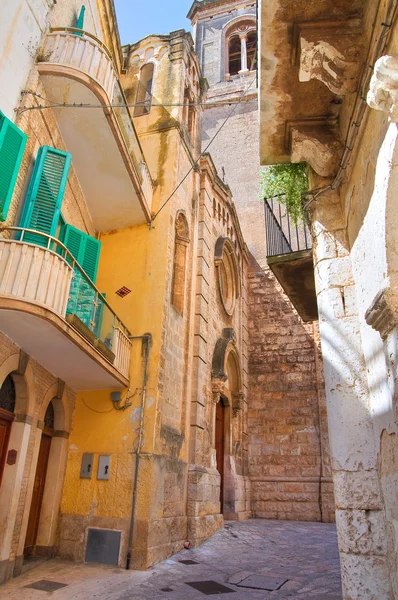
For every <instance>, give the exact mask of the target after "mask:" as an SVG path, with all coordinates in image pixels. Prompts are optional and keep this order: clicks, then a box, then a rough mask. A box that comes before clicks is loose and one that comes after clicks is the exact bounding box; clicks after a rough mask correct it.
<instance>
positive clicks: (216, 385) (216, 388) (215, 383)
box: [211, 379, 226, 404]
mask: <svg viewBox="0 0 398 600" xmlns="http://www.w3.org/2000/svg"><path fill="white" fill-rule="evenodd" d="M225 381H226V380H225V379H213V380H212V382H211V391H212V398H213V402H214V404H217V403H218V402H220V398H221V394H223V393H224V388H225Z"/></svg>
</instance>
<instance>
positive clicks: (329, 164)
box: [290, 122, 343, 177]
mask: <svg viewBox="0 0 398 600" xmlns="http://www.w3.org/2000/svg"><path fill="white" fill-rule="evenodd" d="M290 151H291V160H292V162H307V163H309V164H310V165H311V167H312V168H313V169H314V171H315V172H316V173H318V175H320V176H321V177H333V176H334V175H336V173H337V170H338V166H339V162H340V159H341V155H342V151H343V147H342V144H341V142H340V141H339V139H338V137H337V129H336V127H335V126H333V125H332V124H327V123H317V124H311V123H305V122H303V123H302V124H300V123H299V122H297V124H294V125H292V126H291V148H290Z"/></svg>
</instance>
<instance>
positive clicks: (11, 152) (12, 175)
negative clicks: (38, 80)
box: [0, 111, 28, 221]
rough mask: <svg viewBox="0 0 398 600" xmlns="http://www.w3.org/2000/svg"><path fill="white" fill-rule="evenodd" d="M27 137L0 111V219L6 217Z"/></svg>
mask: <svg viewBox="0 0 398 600" xmlns="http://www.w3.org/2000/svg"><path fill="white" fill-rule="evenodd" d="M27 139H28V137H27V136H26V135H25V134H24V133H23V131H21V130H20V129H18V127H17V126H16V125H14V123H12V122H11V121H10V120H9V119H7V117H5V116H4V115H3V113H2V112H1V111H0V221H5V220H6V218H7V213H8V209H9V206H10V203H11V198H12V193H13V191H14V187H15V183H16V181H17V177H18V171H19V167H20V165H21V161H22V157H23V153H24V150H25V146H26V140H27Z"/></svg>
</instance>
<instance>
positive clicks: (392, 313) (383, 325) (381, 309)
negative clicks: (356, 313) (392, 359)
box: [365, 288, 398, 340]
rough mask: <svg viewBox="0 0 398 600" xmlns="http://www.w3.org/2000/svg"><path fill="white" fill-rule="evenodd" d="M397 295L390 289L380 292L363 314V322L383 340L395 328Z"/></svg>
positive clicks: (397, 306) (397, 310)
mask: <svg viewBox="0 0 398 600" xmlns="http://www.w3.org/2000/svg"><path fill="white" fill-rule="evenodd" d="M397 315H398V294H397V293H394V292H393V291H392V290H391V289H388V288H387V289H384V290H381V291H380V292H379V293H378V294H377V296H376V297H375V298H374V300H373V302H372V303H371V305H370V306H369V308H368V310H367V311H366V313H365V321H366V322H367V324H368V325H370V327H373V329H375V330H376V331H378V332H379V333H380V335H381V337H382V339H383V340H384V339H385V338H386V337H387V335H388V334H389V333H390V332H391V330H392V329H393V328H394V327H396V326H397Z"/></svg>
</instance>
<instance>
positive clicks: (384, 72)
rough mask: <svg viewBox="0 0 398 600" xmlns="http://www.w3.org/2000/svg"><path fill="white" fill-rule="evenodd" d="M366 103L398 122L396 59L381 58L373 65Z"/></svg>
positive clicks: (397, 59)
mask: <svg viewBox="0 0 398 600" xmlns="http://www.w3.org/2000/svg"><path fill="white" fill-rule="evenodd" d="M367 102H368V104H369V106H370V107H371V108H374V109H376V110H382V111H384V112H386V113H388V116H389V119H390V121H393V122H394V123H396V122H397V121H398V57H397V56H381V57H380V58H379V59H378V60H377V61H376V64H375V67H374V72H373V76H372V79H371V82H370V89H369V92H368V97H367Z"/></svg>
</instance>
